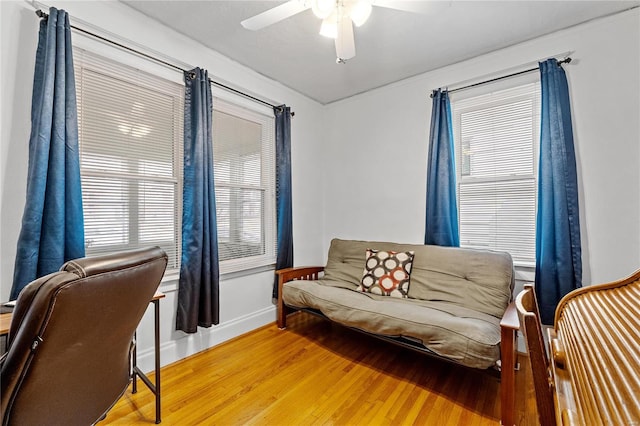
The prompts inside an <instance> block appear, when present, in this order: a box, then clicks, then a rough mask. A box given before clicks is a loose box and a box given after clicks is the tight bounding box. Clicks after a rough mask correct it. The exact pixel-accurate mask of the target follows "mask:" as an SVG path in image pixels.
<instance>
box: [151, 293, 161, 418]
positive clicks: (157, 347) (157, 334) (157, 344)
mask: <svg viewBox="0 0 640 426" xmlns="http://www.w3.org/2000/svg"><path fill="white" fill-rule="evenodd" d="M153 304H154V305H155V306H154V308H155V309H154V316H155V324H154V328H155V339H154V340H155V352H156V353H155V356H156V371H155V375H156V424H159V423H160V422H161V421H162V420H161V419H160V300H154V301H153Z"/></svg>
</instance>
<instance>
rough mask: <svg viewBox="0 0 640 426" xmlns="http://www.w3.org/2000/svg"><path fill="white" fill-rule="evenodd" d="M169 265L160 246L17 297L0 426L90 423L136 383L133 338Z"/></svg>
mask: <svg viewBox="0 0 640 426" xmlns="http://www.w3.org/2000/svg"><path fill="white" fill-rule="evenodd" d="M166 266H167V255H166V254H165V252H164V251H162V250H161V249H160V248H158V247H155V248H150V249H140V250H134V251H128V252H122V253H118V254H112V255H106V256H98V257H90V258H82V259H77V260H73V261H70V262H67V263H66V264H64V265H63V266H62V268H61V269H60V271H59V272H55V273H53V274H49V275H47V276H44V277H42V278H39V279H37V280H35V281H33V282H31V283H30V284H29V285H27V286H26V287H25V288H24V290H23V291H22V292H21V293H20V295H19V297H18V300H17V303H16V307H15V310H14V313H13V319H12V321H11V326H10V329H9V336H8V340H7V353H6V354H5V355H4V356H3V360H2V367H1V368H2V369H1V372H0V386H1V391H2V394H1V395H0V399H1V406H0V410H1V414H2V424H3V425H10V424H16V425H17V424H19V425H38V424H47V425H53V424H60V425H76V424H77V425H89V424H93V423H96V422H97V421H98V420H100V419H101V418H102V417H103V416H104V415H105V414H106V413H107V412H108V411H109V409H111V407H112V406H113V405H114V404H115V403H116V402H117V401H118V399H119V398H120V397H121V396H122V394H123V393H124V392H125V391H126V389H127V386H128V385H129V383H130V380H131V348H132V341H133V335H134V333H135V330H136V327H137V326H138V324H139V323H140V320H141V319H142V316H143V315H144V313H145V310H146V309H147V307H148V306H149V302H150V300H151V299H152V297H153V295H154V293H155V291H156V290H157V288H158V285H159V284H160V280H161V279H162V276H163V274H164V271H165V268H166Z"/></svg>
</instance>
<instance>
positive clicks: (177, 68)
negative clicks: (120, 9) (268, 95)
mask: <svg viewBox="0 0 640 426" xmlns="http://www.w3.org/2000/svg"><path fill="white" fill-rule="evenodd" d="M36 15H38V17H40V18H42V19H45V18H48V17H49V14H48V13H46V12H43V11H42V9H38V10H36ZM69 26H70V27H71V28H73V29H74V30H76V31H78V32H81V33H83V34H86V35H88V36H91V37H93V38H96V39H98V40H101V41H104V42H106V43H110V44H113V45H114V46H117V47H119V48H121V49H124V50H128V51H129V52H133V53H135V54H136V55H140V56H142V57H145V58H147V59H151V60H152V61H155V62H158V63H160V64H162V65H165V66H167V67H169V68H173V69H175V70H177V71H182V72H183V73H189V76H190V77H191V78H193V76H195V73H193V72H190V71H189V70H185V69H184V68H182V67H179V66H178V65H175V64H172V63H171V62H167V61H165V60H163V59H160V58H157V57H155V56H152V55H149V54H147V53H144V52H141V51H139V50H136V49H134V48H132V47H129V46H126V45H124V44H121V43H118V42H117V41H114V40H110V39H108V38H106V37H103V36H101V35H99V34H96V33H93V32H91V31H87V30H85V29H83V28H79V27H76V26H75V25H71V24H70V25H69ZM209 83H210V84H213V85H216V86H218V87H221V88H222V89H225V90H227V91H229V92H233V93H235V94H237V95H240V96H243V97H245V98H248V99H251V100H252V101H255V102H258V103H261V104H263V105H266V106H270V107H271V108H274V109H278V110H279V111H282V107H280V106H279V105H274V104H272V103H270V102H267V101H265V100H262V99H260V98H256V97H255V96H252V95H250V94H248V93H245V92H242V91H240V90H238V89H234V88H233V87H230V86H227V85H226V84H223V83H220V82H217V81H215V80H212V79H211V78H209ZM294 115H295V112H293V111H292V112H291V116H292V117H293V116H294Z"/></svg>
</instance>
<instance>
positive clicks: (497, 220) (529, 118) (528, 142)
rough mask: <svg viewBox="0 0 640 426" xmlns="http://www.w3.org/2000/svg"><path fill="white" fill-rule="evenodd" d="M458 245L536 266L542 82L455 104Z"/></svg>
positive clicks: (495, 92)
mask: <svg viewBox="0 0 640 426" xmlns="http://www.w3.org/2000/svg"><path fill="white" fill-rule="evenodd" d="M452 114H453V121H454V139H455V147H456V165H457V167H456V169H457V175H458V176H457V182H458V202H459V204H458V205H459V210H460V219H459V220H460V245H461V246H463V247H470V248H483V249H493V250H501V251H507V252H509V253H510V254H511V256H512V257H513V259H514V262H516V263H519V264H524V265H531V264H535V221H536V195H537V184H536V181H537V179H536V178H537V176H536V174H537V149H538V148H537V147H538V144H539V142H538V141H539V127H540V86H539V83H537V82H535V83H527V84H520V85H518V86H517V87H513V88H509V89H505V90H499V91H494V92H491V93H485V94H482V95H479V96H474V97H470V98H467V99H454V100H453V102H452Z"/></svg>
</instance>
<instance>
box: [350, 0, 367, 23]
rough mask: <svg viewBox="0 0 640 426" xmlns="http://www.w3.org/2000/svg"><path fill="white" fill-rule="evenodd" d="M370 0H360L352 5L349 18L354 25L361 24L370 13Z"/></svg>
mask: <svg viewBox="0 0 640 426" xmlns="http://www.w3.org/2000/svg"><path fill="white" fill-rule="evenodd" d="M371 9H372V7H371V2H370V1H369V0H360V1H358V2H357V3H356V4H354V5H353V7H352V9H351V15H350V17H351V20H352V21H353V23H354V24H355V26H356V27H359V26H361V25H363V24H364V23H365V22H367V19H369V15H371Z"/></svg>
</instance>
